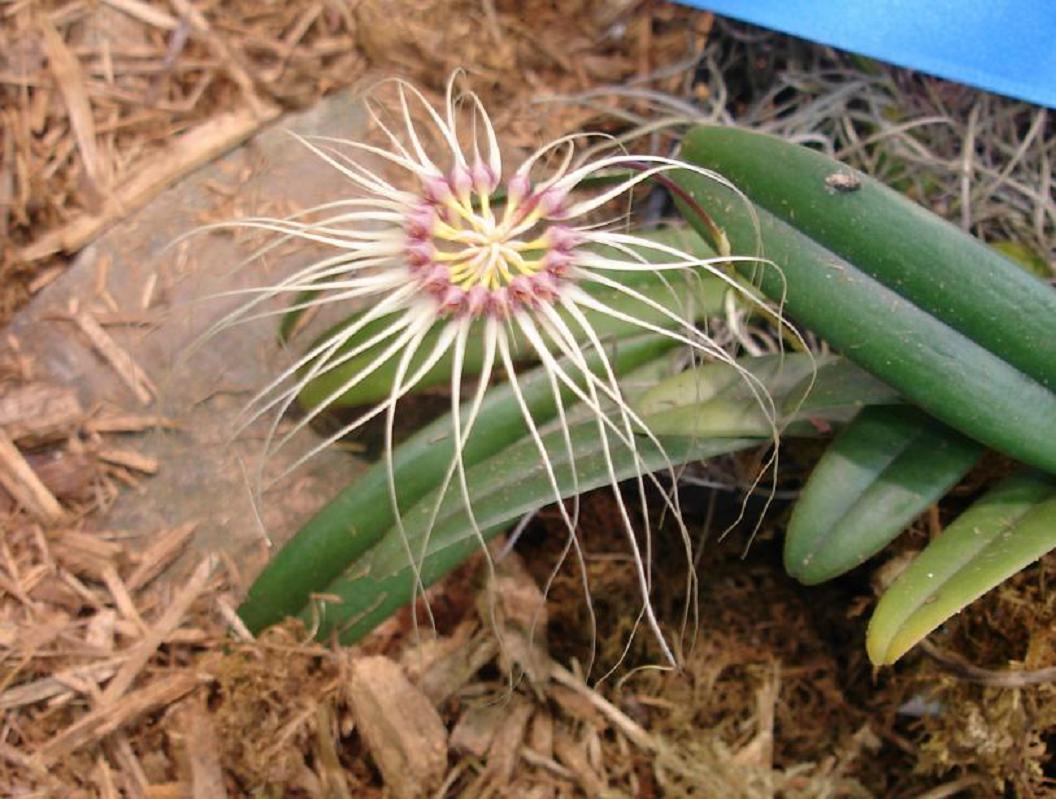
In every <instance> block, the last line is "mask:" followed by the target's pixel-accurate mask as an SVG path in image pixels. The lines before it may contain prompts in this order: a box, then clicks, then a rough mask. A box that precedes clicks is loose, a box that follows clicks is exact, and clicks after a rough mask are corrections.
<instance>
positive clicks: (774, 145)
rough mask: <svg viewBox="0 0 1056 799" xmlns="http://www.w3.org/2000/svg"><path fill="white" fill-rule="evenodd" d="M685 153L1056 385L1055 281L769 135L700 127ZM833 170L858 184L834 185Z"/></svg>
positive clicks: (865, 178)
mask: <svg viewBox="0 0 1056 799" xmlns="http://www.w3.org/2000/svg"><path fill="white" fill-rule="evenodd" d="M683 155H684V156H685V157H686V158H688V159H689V160H691V161H694V162H697V163H700V164H702V165H706V166H708V167H710V168H712V169H715V170H716V171H718V172H719V173H720V174H722V175H723V176H724V177H726V178H728V179H729V180H730V181H732V182H733V183H734V185H736V186H738V187H739V188H740V189H741V190H742V191H744V192H745V194H746V195H747V196H748V197H749V198H750V199H751V200H752V202H754V203H755V204H756V205H758V206H759V207H761V208H765V209H766V210H767V211H769V212H770V213H772V214H774V215H775V216H776V217H777V218H778V219H780V220H781V221H782V222H784V223H786V224H789V225H791V226H793V227H795V228H796V230H798V231H800V232H801V233H803V234H804V235H806V236H808V237H810V238H811V239H813V240H814V241H816V242H817V243H818V244H820V245H822V246H823V247H825V248H826V249H828V250H830V251H831V252H833V253H835V254H836V255H838V256H840V258H842V259H844V260H846V261H848V262H850V263H852V264H854V265H855V267H856V268H857V269H859V270H861V271H862V272H864V273H865V274H867V275H869V276H871V277H873V278H874V279H876V280H877V281H879V282H880V283H882V284H883V285H885V286H887V287H888V288H889V289H892V290H893V291H896V292H898V294H900V295H901V296H903V297H905V298H906V299H907V300H909V301H910V302H912V303H913V304H914V305H916V306H918V307H920V308H921V309H923V310H924V311H926V312H927V313H929V314H931V315H932V316H934V317H935V318H937V319H939V320H941V321H942V322H944V323H945V324H947V325H949V326H950V327H951V328H953V329H954V330H957V331H959V332H961V333H962V334H964V335H965V336H966V337H967V338H969V339H971V340H973V341H975V342H977V343H978V344H980V345H981V346H982V347H984V348H986V349H988V350H990V351H991V352H993V353H994V354H996V355H997V356H998V357H1000V358H1001V359H1002V360H1004V361H1006V362H1007V363H1009V364H1011V365H1012V366H1014V367H1015V368H1017V369H1019V370H1020V371H1022V372H1024V373H1025V374H1027V375H1029V376H1031V377H1033V378H1034V379H1035V380H1037V381H1038V382H1040V383H1041V384H1042V385H1043V386H1045V387H1047V388H1048V389H1049V390H1050V391H1056V289H1053V287H1051V286H1049V285H1047V284H1046V283H1045V282H1043V281H1041V280H1039V279H1037V278H1036V277H1034V276H1033V275H1031V274H1029V273H1028V272H1026V271H1025V270H1023V269H1022V268H1020V267H1019V266H1018V265H1016V264H1014V263H1012V262H1011V261H1009V260H1008V259H1007V258H1005V257H1004V256H1002V255H1000V254H999V253H997V252H995V251H994V250H993V249H992V248H990V247H987V246H986V245H985V244H983V243H982V242H980V241H978V240H977V239H974V238H972V237H971V236H968V235H965V234H964V233H963V232H962V231H960V230H959V229H958V228H956V227H954V226H953V225H951V224H950V223H949V222H946V221H945V220H943V219H941V218H940V217H938V216H936V215H935V214H933V213H931V212H930V211H927V210H926V209H924V208H921V207H920V206H919V205H917V204H916V203H913V202H911V201H910V200H908V199H907V198H906V197H904V196H902V195H900V194H898V193H896V192H894V191H892V190H891V189H889V188H887V187H886V186H884V185H883V184H882V183H880V182H878V181H876V180H873V179H872V178H870V177H868V176H866V175H864V174H862V173H860V172H857V171H855V170H853V169H851V168H850V167H847V166H845V165H842V164H840V163H838V162H836V161H833V160H832V159H831V158H828V157H826V156H825V155H823V154H821V153H819V152H816V151H814V150H811V149H808V148H806V147H801V146H798V145H795V144H792V143H790V142H786V141H783V140H781V139H778V138H775V137H773V136H768V135H765V134H761V133H755V132H750V131H745V130H739V129H736V128H729V127H700V128H697V129H695V130H693V131H692V132H690V134H689V135H688V136H687V137H686V140H685V144H684V148H683ZM833 175H841V176H843V178H844V181H845V182H844V183H843V184H842V185H843V186H844V187H846V186H847V183H846V180H847V179H848V178H849V179H850V180H851V181H852V182H853V183H854V184H856V186H857V188H853V190H850V191H848V190H846V188H845V190H842V191H841V190H839V189H838V188H836V187H835V186H834V185H833V180H832V176H833ZM878 299H879V298H878Z"/></svg>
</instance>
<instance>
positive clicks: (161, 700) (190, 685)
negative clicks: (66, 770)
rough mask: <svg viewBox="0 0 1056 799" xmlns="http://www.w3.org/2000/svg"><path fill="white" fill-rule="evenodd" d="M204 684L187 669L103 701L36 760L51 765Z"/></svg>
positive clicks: (36, 754)
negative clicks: (118, 696) (116, 698)
mask: <svg viewBox="0 0 1056 799" xmlns="http://www.w3.org/2000/svg"><path fill="white" fill-rule="evenodd" d="M201 682H202V681H201V678H200V677H199V676H198V674H196V673H195V672H194V671H191V670H189V669H188V670H183V671H178V672H176V673H174V674H170V675H167V676H165V677H160V678H158V679H155V680H153V681H151V682H149V683H147V684H146V685H145V686H144V687H143V688H141V689H139V690H138V691H133V692H132V693H130V694H128V695H127V696H125V697H123V698H121V699H120V700H119V701H116V702H109V701H103V702H101V704H100V707H98V708H97V709H95V710H93V711H91V712H90V713H88V714H86V715H84V716H82V717H81V718H80V719H79V720H78V721H76V722H75V723H73V724H72V725H70V726H69V727H67V728H66V729H65V730H63V731H62V732H60V733H59V734H58V735H56V736H55V737H54V738H52V739H51V740H50V741H48V742H47V743H45V744H44V745H43V746H41V747H40V748H39V749H37V751H36V752H35V753H34V756H35V759H36V760H37V762H39V763H41V764H42V765H44V766H48V765H50V764H51V763H53V762H54V761H55V760H57V759H58V758H60V757H65V756H68V755H69V754H70V753H71V752H74V751H76V750H78V749H80V748H81V747H82V746H84V745H85V744H87V743H89V742H91V741H93V740H95V739H96V738H99V737H102V736H104V735H107V734H109V733H111V732H114V731H115V730H117V729H119V728H120V727H122V726H123V725H125V724H127V723H129V722H130V721H133V720H134V719H137V718H139V717H140V716H142V715H144V714H145V713H149V712H151V711H153V710H157V709H158V708H162V707H165V706H167V705H171V704H172V703H173V702H175V701H176V700H178V699H180V698H182V697H184V696H186V695H187V694H189V693H190V692H191V691H193V690H194V689H195V688H196V687H197V686H198V685H200V684H201Z"/></svg>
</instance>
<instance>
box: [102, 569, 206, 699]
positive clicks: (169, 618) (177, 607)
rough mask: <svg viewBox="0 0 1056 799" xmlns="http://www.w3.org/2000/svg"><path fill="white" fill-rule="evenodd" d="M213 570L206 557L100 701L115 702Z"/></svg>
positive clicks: (133, 650) (177, 622)
mask: <svg viewBox="0 0 1056 799" xmlns="http://www.w3.org/2000/svg"><path fill="white" fill-rule="evenodd" d="M212 569H213V560H212V558H205V559H204V560H202V562H201V563H199V564H198V567H197V568H196V569H195V570H194V573H193V574H192V575H191V577H190V579H189V580H188V581H187V583H186V584H185V585H184V586H183V587H182V588H181V589H180V590H179V592H178V593H177V594H176V596H175V597H173V599H172V603H171V604H170V605H169V606H168V607H167V608H166V609H165V612H164V613H163V614H162V616H161V618H160V619H158V621H157V623H155V624H154V626H153V627H151V629H150V631H149V632H148V633H147V634H146V635H144V636H143V638H142V639H140V641H139V642H138V643H136V644H135V646H134V647H133V648H132V650H131V651H130V652H129V653H128V659H127V660H126V661H125V663H124V665H123V666H122V667H121V670H120V671H118V673H117V674H116V675H115V676H114V679H112V680H111V681H110V683H109V684H108V685H107V686H106V690H105V691H103V695H102V699H101V701H102V702H103V703H104V704H106V703H111V702H115V701H117V700H118V699H119V698H120V697H121V696H122V695H123V694H124V693H125V691H127V690H128V689H129V687H130V686H131V685H132V681H133V680H135V679H136V676H137V675H138V674H139V672H140V671H141V670H142V669H143V667H144V666H145V665H146V664H147V661H148V660H150V657H151V655H153V654H154V652H155V651H156V650H157V648H158V647H159V646H161V645H162V643H164V642H165V640H166V639H167V638H168V637H169V636H170V635H171V634H172V632H173V631H174V630H175V629H176V628H177V627H178V626H179V625H180V624H181V623H182V622H183V620H184V616H186V615H187V611H188V610H189V609H190V607H191V603H193V602H194V600H196V599H197V598H198V597H199V596H200V595H201V593H202V591H204V590H205V586H206V583H208V582H209V575H210V574H211V573H212Z"/></svg>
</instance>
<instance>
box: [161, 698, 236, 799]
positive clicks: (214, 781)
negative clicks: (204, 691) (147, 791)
mask: <svg viewBox="0 0 1056 799" xmlns="http://www.w3.org/2000/svg"><path fill="white" fill-rule="evenodd" d="M175 723H176V728H177V730H178V733H176V734H175V735H173V737H174V738H177V742H178V743H179V744H182V747H183V751H184V755H185V757H184V758H182V760H183V762H184V765H185V768H186V770H187V771H188V775H187V776H188V777H189V780H188V781H189V782H190V784H191V793H190V797H191V799H223V797H225V796H227V789H226V788H225V787H224V771H223V768H222V767H221V765H220V752H221V748H220V740H219V738H218V737H217V734H216V727H215V726H214V725H213V721H212V719H211V718H210V716H209V713H208V711H207V710H206V707H205V702H204V700H203V699H202V697H200V696H197V697H189V698H187V699H185V700H184V701H183V702H181V703H180V706H179V708H178V709H177V710H176V719H175Z"/></svg>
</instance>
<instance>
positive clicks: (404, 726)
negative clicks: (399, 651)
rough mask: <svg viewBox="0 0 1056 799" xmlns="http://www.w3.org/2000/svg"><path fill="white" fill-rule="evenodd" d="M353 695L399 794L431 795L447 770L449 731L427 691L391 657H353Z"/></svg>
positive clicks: (366, 735) (363, 728) (364, 732)
mask: <svg viewBox="0 0 1056 799" xmlns="http://www.w3.org/2000/svg"><path fill="white" fill-rule="evenodd" d="M350 671H351V674H350V681H349V699H350V702H351V706H352V714H353V716H354V717H355V719H356V729H357V730H358V731H359V734H360V735H361V736H362V738H363V742H364V744H365V745H366V747H367V749H368V750H370V754H371V756H372V757H373V759H374V762H375V764H376V765H377V767H378V770H379V771H380V772H381V775H382V777H383V778H384V780H385V787H386V789H387V790H388V791H389V792H390V793H391V795H392V796H395V797H398V799H415V798H416V797H421V796H429V795H430V794H431V793H432V791H433V790H435V789H436V788H437V787H438V786H439V785H440V783H441V781H442V780H443V777H444V773H445V772H446V771H447V731H446V730H445V729H444V723H443V721H441V720H440V716H439V714H438V713H437V712H436V710H435V708H433V705H432V704H431V703H430V702H429V700H428V699H427V698H426V697H425V695H424V694H423V693H422V692H421V691H419V690H418V689H417V688H415V687H414V686H413V685H412V684H411V683H410V681H409V680H408V679H407V678H406V677H405V676H404V673H403V670H402V669H401V668H400V667H399V666H398V665H397V664H395V663H393V662H392V661H391V660H389V659H388V658H386V657H380V656H379V657H365V658H359V659H357V660H355V661H353V662H352V666H351V669H350Z"/></svg>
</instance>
